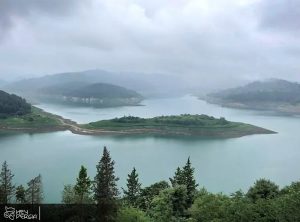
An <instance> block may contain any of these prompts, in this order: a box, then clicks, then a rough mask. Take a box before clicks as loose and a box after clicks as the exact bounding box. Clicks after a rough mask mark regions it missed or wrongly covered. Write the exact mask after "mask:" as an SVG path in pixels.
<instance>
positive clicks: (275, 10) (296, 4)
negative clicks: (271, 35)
mask: <svg viewBox="0 0 300 222" xmlns="http://www.w3.org/2000/svg"><path fill="white" fill-rule="evenodd" d="M259 6H260V13H261V14H260V16H261V25H262V28H266V29H273V30H277V31H279V32H280V31H289V32H292V33H298V34H299V33H300V1H298V0H285V1H282V0H265V1H262V2H261V4H260V5H259Z"/></svg>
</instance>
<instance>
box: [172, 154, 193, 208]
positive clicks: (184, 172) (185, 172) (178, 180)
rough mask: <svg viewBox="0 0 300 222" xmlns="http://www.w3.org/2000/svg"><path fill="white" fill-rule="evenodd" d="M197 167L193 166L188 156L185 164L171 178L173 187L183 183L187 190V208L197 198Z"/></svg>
mask: <svg viewBox="0 0 300 222" xmlns="http://www.w3.org/2000/svg"><path fill="white" fill-rule="evenodd" d="M194 171H195V169H194V168H193V167H192V164H191V161H190V158H188V160H187V162H186V164H185V166H184V167H183V168H182V169H180V168H179V167H178V168H177V170H176V172H175V175H174V177H173V178H170V181H171V184H172V186H173V187H176V186H179V185H183V186H186V190H187V208H189V207H190V206H191V205H192V204H193V201H194V199H195V194H196V188H197V186H198V184H197V183H196V180H195V178H194Z"/></svg>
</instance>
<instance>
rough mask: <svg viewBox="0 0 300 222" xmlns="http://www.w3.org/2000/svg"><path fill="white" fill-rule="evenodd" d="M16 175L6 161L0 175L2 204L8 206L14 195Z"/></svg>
mask: <svg viewBox="0 0 300 222" xmlns="http://www.w3.org/2000/svg"><path fill="white" fill-rule="evenodd" d="M13 177H14V175H13V174H12V172H11V170H10V169H9V168H8V165H7V162H6V161H4V163H3V165H2V169H1V174H0V203H3V204H7V203H9V202H10V201H11V198H12V197H13V195H14V191H15V186H14V185H13V183H12V178H13Z"/></svg>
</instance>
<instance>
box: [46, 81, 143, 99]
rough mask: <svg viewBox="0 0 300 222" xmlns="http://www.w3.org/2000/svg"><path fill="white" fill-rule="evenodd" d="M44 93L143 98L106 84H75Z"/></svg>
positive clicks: (55, 87) (53, 88) (89, 96)
mask: <svg viewBox="0 0 300 222" xmlns="http://www.w3.org/2000/svg"><path fill="white" fill-rule="evenodd" d="M42 92H43V93H45V94H60V95H63V96H71V97H79V98H134V97H135V98H142V96H141V95H140V94H138V93H137V92H135V91H133V90H129V89H126V88H124V87H121V86H116V85H111V84H105V83H95V84H89V85H86V84H80V83H78V82H73V83H70V84H65V85H58V86H54V87H49V88H45V89H43V90H42Z"/></svg>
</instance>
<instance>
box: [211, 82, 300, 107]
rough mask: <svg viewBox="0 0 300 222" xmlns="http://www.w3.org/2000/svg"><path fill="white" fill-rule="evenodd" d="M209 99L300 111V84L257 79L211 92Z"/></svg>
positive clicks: (227, 104)
mask: <svg viewBox="0 0 300 222" xmlns="http://www.w3.org/2000/svg"><path fill="white" fill-rule="evenodd" d="M207 101H208V102H211V103H216V104H221V105H223V106H228V107H236V108H246V109H261V110H275V111H280V112H286V113H300V84H299V83H296V82H289V81H286V80H281V79H269V80H266V81H256V82H252V83H249V84H247V85H245V86H242V87H237V88H232V89H227V90H223V91H220V92H217V93H212V94H209V95H208V96H207Z"/></svg>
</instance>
